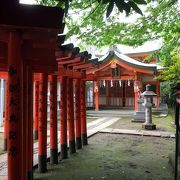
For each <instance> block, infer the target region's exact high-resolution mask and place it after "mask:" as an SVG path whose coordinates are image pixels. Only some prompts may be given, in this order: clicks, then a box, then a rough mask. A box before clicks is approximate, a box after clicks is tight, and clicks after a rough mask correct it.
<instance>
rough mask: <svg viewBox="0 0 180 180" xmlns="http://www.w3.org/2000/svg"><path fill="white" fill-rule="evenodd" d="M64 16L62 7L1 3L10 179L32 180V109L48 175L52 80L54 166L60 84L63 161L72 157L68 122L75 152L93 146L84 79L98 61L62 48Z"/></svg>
mask: <svg viewBox="0 0 180 180" xmlns="http://www.w3.org/2000/svg"><path fill="white" fill-rule="evenodd" d="M63 14H64V13H63V11H62V10H60V9H57V8H49V7H42V6H31V5H20V4H19V3H18V1H17V0H14V1H12V0H7V1H3V2H1V3H0V71H1V72H0V77H1V78H4V79H6V80H7V81H6V82H7V84H6V85H7V88H6V89H7V91H6V112H5V123H4V124H5V125H4V127H5V132H4V134H5V148H6V144H7V148H8V179H9V180H17V179H18V180H21V179H22V180H25V179H33V104H34V136H35V139H37V138H38V156H39V157H38V158H39V160H38V161H39V162H38V168H39V171H40V172H46V171H47V165H46V163H47V152H46V151H47V86H48V84H47V83H48V81H49V82H50V152H51V153H50V160H51V163H52V164H56V163H58V148H57V81H61V127H60V131H61V141H60V142H61V158H62V159H64V158H67V154H68V153H67V144H68V143H67V141H68V139H67V122H68V129H69V150H70V153H75V152H76V148H77V149H80V148H82V144H83V145H87V144H88V142H87V128H86V106H85V80H86V70H87V69H88V68H93V67H95V64H94V62H95V61H94V60H91V61H88V59H90V58H91V55H90V54H88V53H87V52H83V53H79V48H77V47H76V48H74V46H73V44H69V45H63V46H61V44H62V43H63V42H64V39H65V36H64V35H61V36H58V37H57V34H58V33H62V32H63V30H64V24H63V23H62V19H63ZM58 22H59V23H58ZM56 60H57V61H56ZM33 81H34V82H35V100H34V103H33ZM73 81H75V86H73ZM73 87H74V88H75V105H76V108H75V117H74V97H73ZM67 114H68V116H67ZM74 119H75V120H76V125H74ZM67 120H68V121H67ZM75 126H76V128H75ZM81 138H82V142H81ZM75 142H76V143H75ZM75 146H76V147H75ZM17 162H19V164H18V166H17Z"/></svg>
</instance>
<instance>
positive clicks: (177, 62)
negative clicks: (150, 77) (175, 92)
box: [158, 54, 180, 85]
mask: <svg viewBox="0 0 180 180" xmlns="http://www.w3.org/2000/svg"><path fill="white" fill-rule="evenodd" d="M164 65H165V66H168V68H167V69H166V70H165V71H162V73H161V75H159V77H158V78H159V79H160V80H165V81H167V80H169V81H170V82H171V84H172V85H175V84H176V83H177V82H180V55H179V54H177V55H174V56H173V57H172V58H171V61H170V62H168V64H167V61H164Z"/></svg>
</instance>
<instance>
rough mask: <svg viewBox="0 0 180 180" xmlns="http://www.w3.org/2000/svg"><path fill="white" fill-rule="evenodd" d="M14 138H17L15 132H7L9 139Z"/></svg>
mask: <svg viewBox="0 0 180 180" xmlns="http://www.w3.org/2000/svg"><path fill="white" fill-rule="evenodd" d="M16 138H17V136H16V132H14V131H10V132H9V139H11V140H15V139H16Z"/></svg>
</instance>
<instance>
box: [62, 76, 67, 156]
mask: <svg viewBox="0 0 180 180" xmlns="http://www.w3.org/2000/svg"><path fill="white" fill-rule="evenodd" d="M66 85H67V77H65V76H62V81H61V113H60V115H61V118H60V119H61V123H60V124H61V126H60V132H61V141H60V143H61V158H62V159H66V158H67V157H68V149H67V89H68V88H69V87H67V86H66Z"/></svg>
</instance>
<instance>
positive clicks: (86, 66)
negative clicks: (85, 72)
mask: <svg viewBox="0 0 180 180" xmlns="http://www.w3.org/2000/svg"><path fill="white" fill-rule="evenodd" d="M90 67H94V64H82V65H79V66H74V67H73V69H74V70H76V69H84V68H90Z"/></svg>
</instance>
